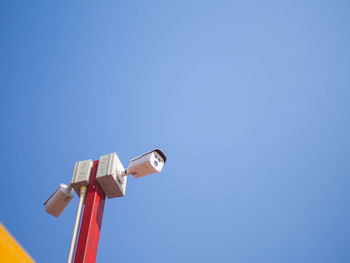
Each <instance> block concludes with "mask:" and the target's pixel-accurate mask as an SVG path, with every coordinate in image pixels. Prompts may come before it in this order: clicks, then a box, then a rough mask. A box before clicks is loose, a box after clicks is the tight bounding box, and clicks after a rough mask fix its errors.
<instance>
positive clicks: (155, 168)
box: [126, 149, 166, 177]
mask: <svg viewBox="0 0 350 263" xmlns="http://www.w3.org/2000/svg"><path fill="white" fill-rule="evenodd" d="M165 162H166V156H165V154H164V153H163V152H162V151H161V150H159V149H156V150H153V151H150V152H148V153H145V154H143V155H141V156H139V157H136V158H134V159H132V160H130V163H129V167H128V169H127V171H126V174H132V175H133V176H134V177H142V176H145V175H149V174H153V173H158V172H160V171H161V170H162V169H163V166H164V164H165Z"/></svg>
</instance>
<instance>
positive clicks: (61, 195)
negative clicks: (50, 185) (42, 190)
mask: <svg viewBox="0 0 350 263" xmlns="http://www.w3.org/2000/svg"><path fill="white" fill-rule="evenodd" d="M73 197H74V193H73V189H72V188H71V187H68V186H67V185H65V184H60V186H59V187H58V188H57V189H56V191H55V192H54V193H53V194H52V195H51V196H50V197H49V199H48V200H47V201H46V202H45V203H44V206H45V211H46V212H47V213H49V214H50V215H53V216H54V217H59V216H60V214H61V213H62V212H63V210H64V209H65V208H66V206H67V205H68V204H69V202H70V201H71V200H72V199H73Z"/></svg>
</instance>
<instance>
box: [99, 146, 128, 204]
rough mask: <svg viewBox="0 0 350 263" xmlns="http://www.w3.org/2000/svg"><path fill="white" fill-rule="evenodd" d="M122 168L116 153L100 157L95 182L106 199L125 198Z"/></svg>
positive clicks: (124, 181)
mask: <svg viewBox="0 0 350 263" xmlns="http://www.w3.org/2000/svg"><path fill="white" fill-rule="evenodd" d="M123 173H124V167H123V165H122V163H121V162H120V160H119V158H118V155H117V154H116V153H111V154H107V155H103V156H101V157H100V160H99V162H98V168H97V175H96V180H97V182H98V184H99V185H100V186H101V188H102V189H103V191H104V192H105V194H106V195H107V196H108V198H114V197H121V196H125V190H126V180H127V177H126V176H124V174H123Z"/></svg>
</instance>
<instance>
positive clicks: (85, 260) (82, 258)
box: [74, 161, 106, 263]
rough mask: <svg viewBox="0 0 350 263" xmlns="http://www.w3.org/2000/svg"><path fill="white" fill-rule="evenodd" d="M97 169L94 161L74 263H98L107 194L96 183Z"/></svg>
mask: <svg viewBox="0 0 350 263" xmlns="http://www.w3.org/2000/svg"><path fill="white" fill-rule="evenodd" d="M97 167H98V161H94V163H93V166H92V168H91V175H90V183H89V187H88V192H87V195H86V199H85V208H84V215H83V220H82V223H81V227H80V233H79V240H78V245H77V250H76V253H75V260H74V263H94V262H95V261H96V255H97V247H98V240H99V238H100V231H101V224H102V217H103V208H104V206H105V199H106V195H105V193H104V192H103V190H102V189H101V187H100V186H99V185H98V183H97V181H96V173H97Z"/></svg>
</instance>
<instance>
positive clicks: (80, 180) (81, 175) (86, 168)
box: [71, 159, 92, 196]
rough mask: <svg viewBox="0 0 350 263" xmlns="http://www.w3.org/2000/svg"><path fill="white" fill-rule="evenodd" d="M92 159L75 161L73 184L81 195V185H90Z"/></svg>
mask: <svg viewBox="0 0 350 263" xmlns="http://www.w3.org/2000/svg"><path fill="white" fill-rule="evenodd" d="M91 167H92V160H91V159H90V160H86V161H80V162H76V163H75V167H74V172H73V177H72V182H71V186H72V187H73V188H74V190H75V191H76V192H77V194H78V195H79V196H80V187H82V186H84V185H85V186H88V185H89V181H90V173H91Z"/></svg>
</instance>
